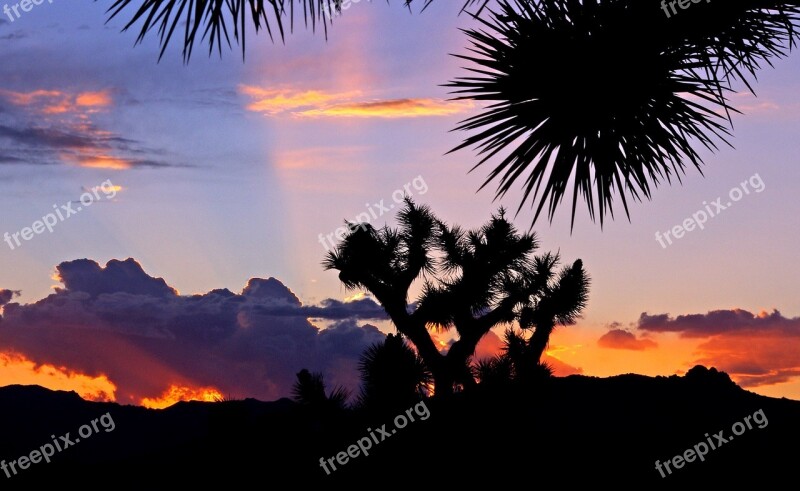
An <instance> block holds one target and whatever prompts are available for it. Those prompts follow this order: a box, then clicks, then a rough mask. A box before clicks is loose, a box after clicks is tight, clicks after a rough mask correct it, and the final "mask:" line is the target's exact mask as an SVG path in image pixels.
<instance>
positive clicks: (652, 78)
mask: <svg viewBox="0 0 800 491" xmlns="http://www.w3.org/2000/svg"><path fill="white" fill-rule="evenodd" d="M497 3H498V5H497V8H496V9H489V10H490V14H489V15H488V16H486V18H481V19H479V20H480V24H481V25H480V26H479V27H478V28H473V29H469V30H467V31H466V34H467V36H468V38H469V40H470V42H471V47H470V54H468V55H458V56H460V57H461V58H463V59H465V60H467V61H469V62H470V63H471V64H472V65H473V66H471V67H469V68H468V71H469V72H470V75H469V76H465V77H460V78H456V79H455V80H454V81H453V82H451V83H450V84H448V85H449V86H450V87H452V88H453V89H454V94H455V97H456V98H457V99H471V100H477V101H481V102H483V103H485V104H486V108H485V110H484V111H483V112H482V113H480V114H478V115H476V116H473V117H470V118H468V119H466V120H465V121H463V122H462V123H461V124H460V125H459V126H458V127H457V129H458V130H465V131H468V132H472V133H473V134H472V135H471V136H469V137H468V138H466V139H465V140H464V142H463V143H462V144H461V145H459V146H458V147H456V148H455V149H453V151H455V150H459V149H461V148H464V147H475V148H476V150H477V152H478V155H479V156H480V160H479V162H478V163H477V164H476V165H475V167H473V170H474V169H475V168H476V167H479V166H481V165H483V164H486V163H487V162H489V161H490V160H495V159H496V162H495V163H494V166H493V168H492V169H491V170H490V171H489V174H488V177H487V179H486V181H485V182H484V184H483V186H486V185H488V184H489V183H491V182H494V181H497V192H496V196H497V197H498V198H500V197H503V196H504V195H505V194H506V193H507V192H508V191H509V190H510V189H511V187H512V185H514V184H518V183H519V182H521V188H522V190H523V197H522V200H521V202H520V204H519V208H518V209H517V212H519V211H520V210H521V208H522V207H523V206H524V205H525V204H526V203H527V202H528V201H530V206H531V207H532V208H534V209H535V213H534V216H533V220H532V224H533V223H535V222H536V220H537V219H538V218H539V216H540V214H541V213H542V211H543V210H544V209H545V208H546V209H547V216H548V218H549V219H550V220H551V221H552V219H553V215H554V213H555V211H556V209H557V208H558V207H559V205H560V204H561V202H562V200H563V198H564V197H565V196H566V195H568V194H569V193H570V190H569V189H568V188H569V186H570V183H571V186H572V190H571V194H572V196H571V201H572V225H573V226H574V223H575V212H576V208H577V202H578V199H579V198H580V199H582V200H583V201H584V202H585V203H586V205H587V208H588V212H589V216H590V218H591V219H592V220H595V219H596V218H599V220H600V224H601V226H602V224H603V220H604V217H605V216H606V214H610V215H611V216H612V217H613V212H614V209H613V206H612V205H613V201H614V198H615V196H618V197H619V199H620V201H621V202H622V206H623V208H624V210H625V214H626V216H628V217H630V214H629V209H628V201H629V199H633V200H637V201H638V200H641V198H642V197H644V198H648V199H649V198H650V197H651V195H652V190H653V189H654V188H655V187H657V186H658V185H659V184H660V183H662V182H667V183H670V182H672V181H673V180H674V179H677V180H678V181H680V179H681V175H682V174H683V173H684V172H685V168H686V166H687V164H691V166H693V167H695V168H697V169H698V170H700V168H701V165H702V159H701V158H700V155H699V154H698V152H697V151H696V149H695V148H696V147H698V146H702V147H704V148H706V149H708V150H711V151H715V150H716V149H717V142H723V143H727V140H726V137H727V136H728V135H729V130H728V129H727V126H726V125H725V123H727V122H729V121H726V117H727V118H728V120H729V118H730V113H731V112H735V109H734V108H732V107H731V106H730V104H729V101H728V98H727V95H728V93H729V92H730V91H731V82H732V81H734V80H741V81H743V82H744V83H745V84H747V86H748V87H750V84H749V78H750V77H753V78H754V77H755V74H756V71H757V70H758V69H759V68H760V67H761V65H762V64H764V63H771V60H772V59H773V58H776V57H781V56H784V55H785V54H786V52H785V46H789V47H791V46H792V45H793V44H794V42H795V40H796V35H797V34H796V31H795V27H796V26H797V22H798V13H799V12H800V8H799V7H798V6H797V5H796V4H795V3H791V2H781V1H774V0H773V1H764V0H732V1H725V2H712V3H707V2H701V3H700V4H692V8H691V9H690V10H687V11H686V12H680V13H679V14H678V15H673V16H671V17H667V16H666V15H665V14H664V11H663V10H662V8H661V1H660V0H584V1H575V0H536V1H532V0H499V1H498V2H497ZM483 186H482V187H483Z"/></svg>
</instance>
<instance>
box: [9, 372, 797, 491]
mask: <svg viewBox="0 0 800 491" xmlns="http://www.w3.org/2000/svg"><path fill="white" fill-rule="evenodd" d="M423 407H424V409H425V410H424V411H423V410H422V409H423ZM423 413H425V414H427V416H428V417H423ZM400 414H403V417H402V418H400V416H398V415H400ZM412 417H414V421H413V422H412V421H410V419H411V418H412ZM395 418H397V419H395ZM404 422H405V424H402V423H404ZM112 423H113V425H112ZM395 423H397V424H398V426H401V425H402V426H403V427H402V428H400V427H396V426H395ZM84 425H85V426H84ZM383 425H385V427H384V426H383ZM112 426H113V429H112ZM391 430H395V431H394V432H392V431H391ZM81 431H82V432H83V433H82V434H83V435H85V436H86V438H82V439H81V434H80V432H81ZM67 432H69V438H68V439H67V440H69V441H72V442H73V443H72V444H71V445H69V446H68V448H62V449H61V451H54V455H53V456H52V457H49V458H50V460H51V462H50V463H46V462H44V461H41V462H39V463H35V464H31V463H27V464H28V465H26V466H25V467H27V468H26V469H21V468H20V457H21V456H23V455H25V456H27V458H31V457H33V458H34V459H36V458H37V455H36V454H35V453H33V454H32V452H34V451H37V450H38V452H39V454H41V453H42V452H49V449H48V448H47V447H46V445H47V444H49V445H52V446H55V445H54V439H55V440H56V441H57V442H60V444H65V445H66V443H65V441H64V440H63V439H62V438H61V437H63V436H65V435H66V433H67ZM720 432H722V433H720ZM737 433H738V434H737ZM717 435H718V436H717ZM78 439H80V440H81V441H79V442H78V441H77V440H78ZM798 441H800V402H798V401H792V400H787V399H775V398H769V397H764V396H760V395H757V394H753V393H751V392H747V391H745V390H743V389H741V388H740V387H738V386H737V385H736V384H734V383H733V382H732V381H731V380H730V378H729V377H728V376H727V374H725V373H722V372H718V371H717V370H715V369H713V368H712V369H706V368H705V367H695V368H693V369H692V370H690V371H689V372H688V373H687V374H686V375H685V376H683V377H678V376H671V377H646V376H641V375H634V374H629V375H620V376H615V377H609V378H597V377H587V376H579V375H572V376H569V377H565V378H553V379H550V380H548V381H546V382H544V383H542V385H541V386H540V387H538V388H537V389H536V390H535V391H527V392H525V393H522V392H519V391H516V392H503V393H490V392H487V391H483V392H480V391H479V392H477V393H473V394H469V395H467V394H458V395H456V396H455V397H453V398H452V399H450V400H445V401H441V400H435V399H434V400H426V401H425V402H424V404H422V405H417V406H415V407H412V408H399V409H398V410H397V411H394V412H392V413H388V414H366V413H361V412H356V411H351V410H346V411H339V412H336V411H333V410H330V409H326V410H315V409H314V408H308V407H301V406H299V405H297V404H296V403H294V402H292V401H290V400H288V399H281V400H279V401H275V402H261V401H257V400H254V399H247V400H244V401H226V402H219V403H202V402H188V403H187V402H184V403H178V404H176V405H174V406H172V407H170V408H168V409H165V410H151V409H145V408H141V407H137V406H121V405H118V404H115V403H95V402H88V401H84V400H82V399H81V398H80V397H78V396H77V395H76V394H75V393H72V392H55V391H50V390H47V389H43V388H41V387H38V386H9V387H3V388H0V459H3V460H4V461H5V465H6V467H5V469H4V470H0V486H2V488H3V489H28V488H30V487H31V486H33V485H43V484H50V485H63V484H67V483H70V484H72V483H75V484H77V485H78V486H79V487H83V488H88V489H95V488H98V489H100V488H104V489H105V488H109V487H111V488H117V487H121V488H123V489H128V488H135V489H141V488H149V489H162V488H164V487H166V486H180V489H183V488H185V487H187V486H198V485H202V486H203V487H204V488H205V487H207V486H208V485H219V486H223V487H224V488H225V489H228V488H232V487H238V486H242V485H248V486H250V485H258V486H264V487H265V488H266V489H270V487H271V486H277V485H281V486H285V485H300V484H312V485H323V486H324V485H330V486H334V485H335V486H336V487H337V488H338V487H340V486H339V485H340V484H341V485H344V486H347V488H348V489H373V488H381V487H384V484H386V485H387V486H388V485H389V484H391V486H389V487H392V488H394V487H397V486H400V485H415V486H417V487H419V488H420V489H427V488H429V487H430V486H432V485H447V486H448V488H449V487H452V486H458V485H461V486H465V487H466V489H473V488H475V487H477V486H480V485H491V487H492V489H494V488H500V489H502V488H503V487H518V486H524V487H525V488H531V489H533V488H536V487H539V486H541V485H547V484H549V485H554V486H564V487H567V488H572V487H575V486H585V485H590V484H598V485H599V484H614V485H619V486H622V487H623V489H625V488H628V487H632V486H637V487H643V489H652V488H659V489H680V488H682V487H686V486H689V485H690V484H691V485H692V486H693V487H694V485H698V484H699V485H708V486H713V487H714V488H715V489H716V488H719V487H720V486H722V485H734V484H737V485H740V484H742V483H747V482H750V481H749V480H753V479H754V480H755V481H752V482H756V483H758V484H759V487H768V485H770V484H774V483H778V482H781V481H782V480H786V482H792V479H796V478H795V475H796V472H795V470H794V469H796V466H797V460H798V457H799V456H800V452H799V451H798V444H797V442H798ZM359 442H360V446H361V447H363V448H364V450H366V451H367V452H368V453H369V455H366V456H365V455H363V451H362V450H361V449H360V448H359ZM367 443H369V447H370V448H367ZM712 447H713V448H712ZM348 451H349V452H350V453H351V455H348V453H347V452H348ZM352 454H356V456H355V457H353V456H352ZM699 454H703V455H702V460H701V459H700V458H699V457H700V455H699ZM677 456H680V458H676V457H677ZM38 457H39V458H41V455H39V456H38ZM321 458H322V459H323V462H324V466H323V465H322V464H321V463H320V459H321ZM337 458H338V460H337ZM12 461H16V464H15V466H14V469H15V470H16V471H17V473H16V475H14V473H13V472H12V471H11V469H10V467H8V466H9V463H10V462H12ZM656 461H658V462H659V467H657V466H656ZM342 462H344V463H342ZM666 462H669V463H668V464H667V463H666ZM22 463H23V464H26V462H25V461H24V460H23V461H22ZM6 471H7V472H8V473H9V474H10V475H11V477H7V475H6V473H5V472H6ZM662 475H663V477H662Z"/></svg>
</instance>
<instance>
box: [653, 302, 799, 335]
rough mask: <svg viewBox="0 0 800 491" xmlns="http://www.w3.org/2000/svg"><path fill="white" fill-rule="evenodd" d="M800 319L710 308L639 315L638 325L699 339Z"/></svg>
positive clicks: (789, 325) (786, 325) (785, 325)
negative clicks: (681, 312) (701, 310)
mask: <svg viewBox="0 0 800 491" xmlns="http://www.w3.org/2000/svg"><path fill="white" fill-rule="evenodd" d="M798 326H800V318H794V319H787V318H785V317H783V316H782V315H781V313H780V312H778V311H777V310H773V311H772V313H771V314H767V313H764V312H762V313H761V314H759V315H755V314H753V313H751V312H748V311H746V310H742V309H731V310H713V311H711V312H708V313H706V314H688V315H679V316H677V317H675V318H671V317H670V316H669V314H658V315H648V314H647V312H643V313H642V315H641V316H640V317H639V323H638V328H639V329H642V330H644V331H651V332H678V333H680V335H681V337H687V338H702V337H708V336H711V335H714V334H724V333H728V334H730V333H734V332H742V333H757V332H758V331H760V330H764V329H783V328H788V329H797V328H798Z"/></svg>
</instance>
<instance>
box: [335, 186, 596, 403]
mask: <svg viewBox="0 0 800 491" xmlns="http://www.w3.org/2000/svg"><path fill="white" fill-rule="evenodd" d="M398 223H399V224H400V227H399V229H397V230H393V229H390V228H388V227H384V228H382V229H375V228H374V227H372V226H370V225H369V224H354V223H350V224H349V226H350V232H349V234H348V235H346V236H345V237H344V239H343V240H342V242H341V243H340V244H339V245H338V247H337V248H336V249H335V250H333V251H331V252H329V253H328V255H327V256H326V259H325V261H324V262H323V264H324V266H325V268H326V269H335V270H338V271H339V279H340V280H341V281H342V283H343V284H344V285H345V287H347V288H348V289H356V288H359V289H365V290H368V291H369V292H371V293H372V295H373V296H374V297H375V298H376V299H377V300H378V301H379V302H380V303H381V305H382V306H383V308H384V309H385V310H386V312H387V314H388V315H389V317H390V318H391V320H392V322H393V323H394V325H395V327H396V328H397V330H398V331H399V332H400V333H401V334H403V336H405V337H406V338H407V339H408V340H409V341H411V342H412V343H413V344H414V346H415V347H416V349H417V352H418V353H419V356H420V357H421V358H422V360H423V361H424V362H425V364H426V365H427V367H428V368H429V369H430V371H431V373H432V374H433V378H434V385H435V392H436V394H448V393H451V392H452V391H453V390H456V389H463V388H469V387H471V386H473V385H475V379H474V377H473V374H472V372H471V370H470V361H471V357H472V356H473V354H474V352H475V347H476V345H477V344H478V342H479V341H480V340H481V338H482V337H483V336H484V335H485V334H486V333H487V332H489V330H491V329H492V328H493V327H495V326H499V325H510V324H511V323H513V322H515V321H518V322H519V324H520V326H521V327H523V328H524V329H531V330H533V334H532V335H531V337H530V340H529V345H530V350H529V354H530V356H531V357H532V359H533V360H534V361H535V362H538V360H539V357H540V356H541V354H542V351H543V350H544V347H545V346H546V344H547V341H548V339H549V337H550V333H551V332H552V330H553V328H554V327H555V326H556V325H559V324H562V325H565V324H569V323H572V322H574V320H575V318H576V317H577V316H578V314H579V313H580V312H581V311H582V309H583V308H584V306H585V305H586V300H587V295H588V287H589V279H588V276H587V275H586V273H585V272H584V270H583V264H582V262H581V261H580V260H578V261H575V262H574V263H573V264H572V265H570V266H567V267H565V268H563V269H562V270H561V271H560V272H558V271H557V270H556V268H557V267H558V263H559V260H560V259H559V256H558V254H552V253H546V254H543V255H539V256H534V252H535V251H536V249H537V248H538V244H537V241H536V237H535V235H534V234H531V233H526V234H520V233H518V232H517V230H516V229H515V227H514V226H513V225H512V224H511V223H510V222H509V221H508V220H507V219H506V216H505V212H504V210H502V209H501V210H500V212H499V213H498V214H497V215H495V216H493V217H492V218H491V220H490V221H489V222H488V223H487V224H485V225H484V226H483V227H481V228H479V229H476V230H471V231H464V230H462V229H461V228H460V227H457V226H454V227H450V226H448V225H447V224H445V223H444V222H442V221H440V220H439V219H438V218H437V217H436V216H435V215H434V214H433V213H432V212H431V211H430V209H428V208H427V207H426V206H419V205H416V204H415V203H414V202H413V201H412V200H411V199H410V198H407V199H406V201H405V206H404V208H403V209H402V210H401V211H400V212H399V213H398ZM416 280H420V281H421V282H422V283H421V286H422V293H421V294H420V296H419V298H418V299H417V301H416V303H415V305H413V306H412V305H410V304H409V302H408V298H409V290H410V289H411V287H412V284H414V282H415V281H416ZM451 329H454V330H455V331H456V333H457V335H458V338H457V339H456V340H455V341H454V342H452V344H451V345H450V346H449V349H448V350H447V352H446V354H443V353H442V350H441V348H443V347H441V346H437V345H436V343H435V342H434V339H433V337H432V336H431V330H433V331H447V330H451Z"/></svg>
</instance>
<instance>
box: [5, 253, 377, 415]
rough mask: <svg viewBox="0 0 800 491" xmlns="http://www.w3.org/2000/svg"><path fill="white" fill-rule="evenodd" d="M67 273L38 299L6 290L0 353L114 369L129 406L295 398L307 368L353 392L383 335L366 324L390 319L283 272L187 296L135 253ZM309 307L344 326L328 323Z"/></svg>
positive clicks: (111, 373)
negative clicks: (197, 391) (297, 284)
mask: <svg viewBox="0 0 800 491" xmlns="http://www.w3.org/2000/svg"><path fill="white" fill-rule="evenodd" d="M57 271H58V275H59V278H60V280H61V281H62V283H63V288H59V289H57V290H56V293H54V294H51V295H49V296H48V297H46V298H44V299H41V300H39V301H38V302H36V303H33V304H27V305H20V304H17V303H9V300H10V299H11V298H10V297H11V294H8V293H0V299H5V301H4V303H5V306H4V311H3V317H2V323H0V326H2V327H0V351H16V352H19V353H21V354H23V355H25V356H26V357H27V358H29V359H30V360H33V361H34V362H36V363H40V364H42V363H49V364H53V365H55V366H64V367H68V368H69V369H71V370H75V371H78V372H81V373H85V374H87V375H91V376H97V375H99V374H105V375H107V376H108V378H109V379H110V380H111V381H112V382H113V383H115V384H116V385H117V388H118V393H117V400H118V401H120V402H123V403H138V402H140V400H141V399H142V398H144V397H155V396H158V395H160V394H162V393H163V392H164V390H165V389H167V388H168V387H169V386H170V385H173V384H174V385H186V386H191V387H199V386H214V387H216V388H218V389H219V390H220V391H221V392H222V393H224V394H232V395H237V396H242V397H245V396H246V397H259V398H263V399H275V398H278V397H284V396H287V395H289V394H290V391H291V386H292V384H293V383H294V378H295V374H296V373H297V372H298V371H299V370H300V369H302V368H309V369H311V370H315V371H322V372H323V373H324V374H325V375H326V381H327V382H328V383H329V384H330V385H333V384H344V385H346V386H349V387H350V388H355V385H356V384H357V380H358V379H357V373H356V366H357V362H358V357H359V355H360V354H361V352H362V351H363V350H364V348H366V347H367V346H368V345H370V344H372V343H374V342H378V341H380V340H382V339H383V337H384V335H383V333H381V332H380V331H379V330H378V329H377V328H376V327H375V326H373V325H369V324H366V325H363V326H359V325H357V323H356V319H366V318H383V317H384V316H385V314H384V313H383V311H382V309H380V307H378V306H377V304H374V303H373V306H369V305H368V304H367V302H371V301H370V300H362V301H358V302H352V303H343V302H339V301H336V300H330V299H329V300H326V301H325V302H323V303H322V304H321V305H319V306H305V305H302V302H300V300H299V299H298V298H297V296H296V295H294V293H292V292H291V290H289V289H288V288H287V287H286V286H285V285H283V284H282V283H281V282H280V281H279V280H277V279H275V278H268V279H260V278H253V279H251V280H250V281H249V282H248V284H247V286H246V287H245V288H244V289H243V291H242V292H241V293H240V294H237V293H233V292H231V291H230V290H227V289H218V290H213V291H210V292H208V293H205V294H202V295H191V296H181V295H178V294H177V292H176V291H175V290H174V289H173V288H171V287H170V286H169V285H168V284H167V283H166V282H165V281H164V280H163V279H161V278H154V277H152V276H150V275H148V274H147V273H146V272H145V271H144V270H143V269H142V267H141V266H140V265H139V264H138V263H137V262H136V261H134V260H133V259H127V260H125V261H118V260H112V261H109V262H108V264H106V266H105V267H101V266H100V265H99V264H97V263H96V262H95V261H91V260H88V259H80V260H77V261H71V262H65V263H62V264H60V265H58V267H57ZM6 291H7V290H2V292H6ZM309 313H313V317H317V318H321V319H333V320H337V322H335V323H333V325H332V326H331V327H330V328H328V329H323V330H321V329H319V328H318V327H317V326H315V325H314V324H312V323H311V322H309V320H308V317H312V316H311V315H309Z"/></svg>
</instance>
